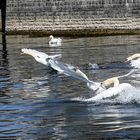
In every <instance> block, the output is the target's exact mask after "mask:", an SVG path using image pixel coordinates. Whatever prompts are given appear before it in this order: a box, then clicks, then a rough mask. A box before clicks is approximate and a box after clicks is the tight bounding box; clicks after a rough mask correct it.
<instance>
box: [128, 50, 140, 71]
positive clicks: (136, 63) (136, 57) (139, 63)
mask: <svg viewBox="0 0 140 140" xmlns="http://www.w3.org/2000/svg"><path fill="white" fill-rule="evenodd" d="M126 62H130V65H131V66H132V67H134V68H138V69H139V68H140V53H136V54H133V55H131V56H129V57H128V58H127V59H126Z"/></svg>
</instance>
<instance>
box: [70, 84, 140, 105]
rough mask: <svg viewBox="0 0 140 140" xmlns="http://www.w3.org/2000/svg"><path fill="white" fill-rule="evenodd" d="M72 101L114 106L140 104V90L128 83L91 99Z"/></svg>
mask: <svg viewBox="0 0 140 140" xmlns="http://www.w3.org/2000/svg"><path fill="white" fill-rule="evenodd" d="M72 100H75V101H81V102H93V103H100V104H101V103H113V104H129V103H138V104H140V89H138V88H135V87H133V86H131V85H130V84H128V83H122V84H120V85H119V86H117V87H111V88H109V89H107V90H105V91H103V92H100V93H99V94H97V95H94V96H93V97H91V98H88V99H85V98H80V97H78V98H74V99H72Z"/></svg>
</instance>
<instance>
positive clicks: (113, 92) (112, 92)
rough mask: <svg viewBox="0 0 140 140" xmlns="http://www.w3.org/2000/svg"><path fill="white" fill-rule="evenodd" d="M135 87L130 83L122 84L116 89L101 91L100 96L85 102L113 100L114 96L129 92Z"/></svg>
mask: <svg viewBox="0 0 140 140" xmlns="http://www.w3.org/2000/svg"><path fill="white" fill-rule="evenodd" d="M133 88H134V87H133V86H131V85H130V84H128V83H122V84H119V85H118V86H115V87H110V88H109V89H106V90H103V91H101V92H100V93H99V94H97V95H95V96H94V97H92V98H89V99H86V100H85V101H87V102H88V101H99V100H102V99H106V98H111V97H113V96H117V95H119V94H121V93H122V92H126V91H129V89H133Z"/></svg>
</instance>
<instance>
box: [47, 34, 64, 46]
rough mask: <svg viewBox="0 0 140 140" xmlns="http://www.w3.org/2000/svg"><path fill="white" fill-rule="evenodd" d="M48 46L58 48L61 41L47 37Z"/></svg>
mask: <svg viewBox="0 0 140 140" xmlns="http://www.w3.org/2000/svg"><path fill="white" fill-rule="evenodd" d="M49 39H50V40H49V45H50V46H55V45H56V46H59V45H61V42H62V39H61V38H54V37H53V36H52V35H50V36H49Z"/></svg>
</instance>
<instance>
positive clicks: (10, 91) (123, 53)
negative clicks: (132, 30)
mask: <svg viewBox="0 0 140 140" xmlns="http://www.w3.org/2000/svg"><path fill="white" fill-rule="evenodd" d="M62 39H63V42H62V46H59V47H50V46H49V45H48V37H41V38H40V37H36V38H33V37H29V36H7V37H6V43H7V44H6V46H7V51H3V50H2V44H0V139H2V140H4V139H8V140H9V139H17V140H24V139H26V140H27V139H29V140H34V139H35V140H36V139H37V140H41V139H47V140H48V139H52V140H61V139H63V140H85V139H125V140H126V139H138V138H140V117H139V116H140V109H139V107H140V90H139V86H140V83H139V78H138V77H137V78H133V77H128V78H126V79H122V81H120V82H122V83H123V82H125V83H130V84H131V85H132V86H133V87H135V88H136V90H131V91H129V93H125V94H124V93H122V94H121V95H120V96H119V97H114V98H113V99H104V100H101V101H100V102H96V101H93V102H92V101H90V102H86V100H85V99H90V98H92V97H94V96H95V95H94V93H93V92H92V91H91V90H90V89H89V88H88V87H87V86H86V84H85V83H84V82H82V81H79V80H76V79H74V78H72V77H68V76H65V75H63V74H57V73H52V72H50V71H48V69H47V68H46V67H45V66H43V65H41V64H39V63H37V62H36V61H35V60H34V59H33V58H32V57H31V56H28V55H20V50H21V48H32V49H35V50H38V51H42V52H46V53H47V54H61V55H62V58H61V59H60V61H62V62H65V63H69V64H72V65H74V66H78V67H79V68H80V69H81V70H82V71H83V72H84V73H86V74H87V76H88V77H89V79H91V80H93V81H96V82H101V81H103V80H105V79H106V78H109V77H112V76H118V75H122V74H125V73H127V72H129V71H130V69H131V68H130V67H129V64H125V63H124V61H125V59H126V57H128V56H129V55H131V54H133V53H136V52H139V50H140V36H108V37H88V38H65V37H63V38H62ZM88 63H92V64H94V63H96V64H98V66H99V67H98V68H97V69H96V68H95V69H93V68H92V67H90V66H89V65H88ZM74 99H79V100H74Z"/></svg>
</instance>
